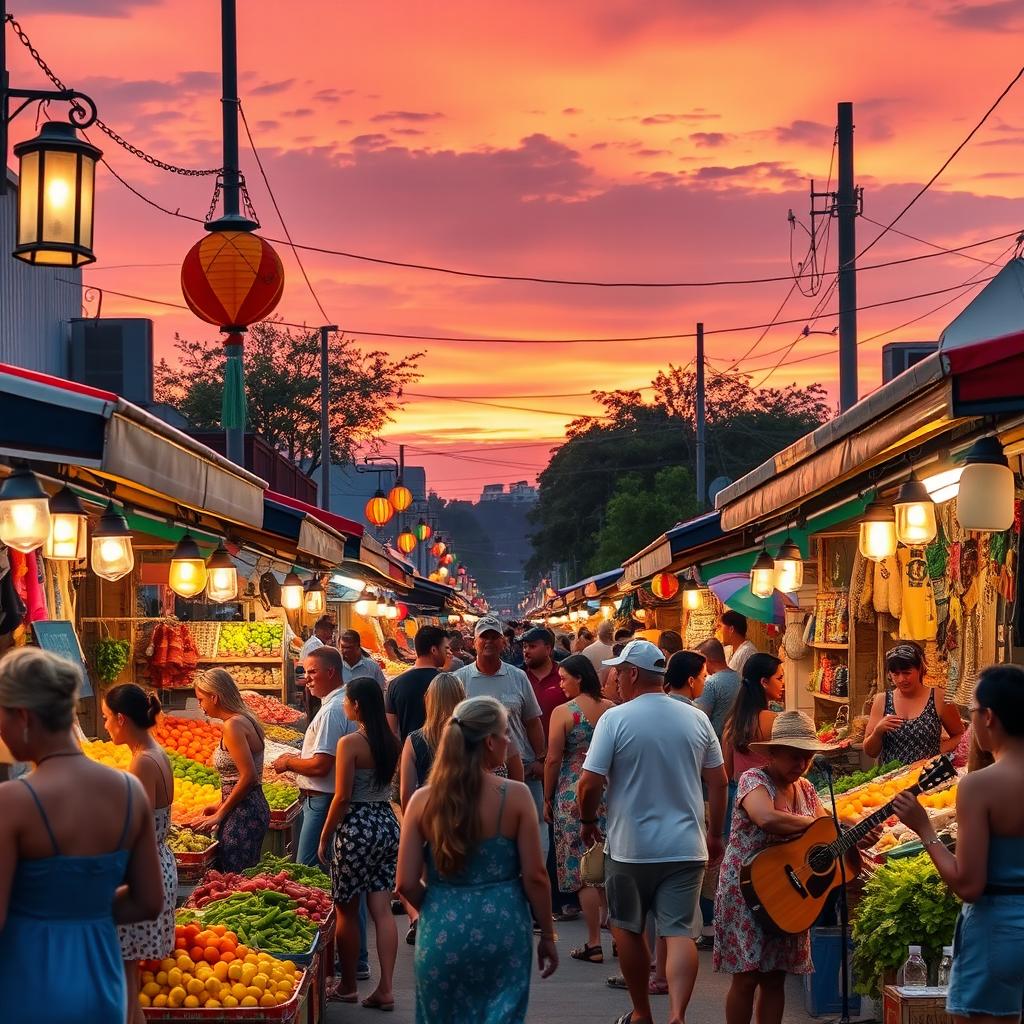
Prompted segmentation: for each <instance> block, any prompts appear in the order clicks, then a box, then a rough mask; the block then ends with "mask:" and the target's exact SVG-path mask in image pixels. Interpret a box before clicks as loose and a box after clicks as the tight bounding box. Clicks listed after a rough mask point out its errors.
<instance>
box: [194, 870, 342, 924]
mask: <svg viewBox="0 0 1024 1024" xmlns="http://www.w3.org/2000/svg"><path fill="white" fill-rule="evenodd" d="M261 890H271V891H273V892H278V893H281V894H283V895H284V896H287V897H288V898H289V899H291V900H294V901H295V903H296V908H295V913H297V914H299V915H300V916H302V917H306V916H308V917H311V918H312V919H313V920H314V921H326V920H327V919H328V918H329V917H330V916H331V913H332V911H333V909H334V904H333V903H332V901H331V896H330V893H327V892H325V891H324V890H323V889H318V888H316V887H314V886H308V885H302V884H300V883H299V882H294V881H292V880H291V879H290V878H289V877H288V875H287V873H286V872H284V871H280V872H278V873H277V874H276V875H271V874H267V873H261V874H258V875H253V876H252V878H246V877H245V876H244V875H237V874H231V873H227V874H222V873H221V872H219V871H208V872H207V873H206V874H205V875H204V876H203V879H202V881H201V882H200V884H199V885H197V886H196V888H195V889H194V890H193V891H192V894H191V895H190V896H189V898H188V903H187V904H186V906H188V907H193V908H196V909H199V910H201V909H202V908H203V907H205V906H206V905H207V904H209V903H213V902H216V901H218V900H222V899H224V898H226V897H227V896H230V895H232V894H233V893H239V892H243V893H244V892H260V891H261Z"/></svg>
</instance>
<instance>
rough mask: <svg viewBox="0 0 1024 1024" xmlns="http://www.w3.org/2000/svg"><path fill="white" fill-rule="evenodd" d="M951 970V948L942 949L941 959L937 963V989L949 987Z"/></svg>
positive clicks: (944, 947)
mask: <svg viewBox="0 0 1024 1024" xmlns="http://www.w3.org/2000/svg"><path fill="white" fill-rule="evenodd" d="M952 968H953V947H952V946H943V947H942V959H941V960H940V961H939V987H940V988H946V987H948V986H949V972H950V971H951V970H952Z"/></svg>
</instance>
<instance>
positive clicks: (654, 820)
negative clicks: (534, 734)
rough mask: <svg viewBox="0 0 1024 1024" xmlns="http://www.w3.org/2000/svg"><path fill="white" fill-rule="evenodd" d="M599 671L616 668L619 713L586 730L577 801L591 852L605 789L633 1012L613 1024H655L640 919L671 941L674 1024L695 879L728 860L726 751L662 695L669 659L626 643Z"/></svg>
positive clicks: (693, 927)
mask: <svg viewBox="0 0 1024 1024" xmlns="http://www.w3.org/2000/svg"><path fill="white" fill-rule="evenodd" d="M604 664H605V665H607V666H609V667H614V668H615V669H616V671H617V673H618V680H619V689H620V692H621V695H622V699H623V702H624V703H622V704H620V705H619V706H618V707H615V708H612V709H611V710H609V711H606V712H605V713H604V715H602V716H601V719H600V720H599V721H598V723H597V726H596V728H595V729H594V736H593V739H592V740H591V742H590V749H589V751H588V752H587V757H586V760H585V761H584V764H583V774H582V777H581V779H580V783H579V787H578V789H577V799H578V802H579V808H580V820H581V822H582V824H583V840H584V842H585V843H586V844H587V845H588V846H589V845H591V844H593V843H595V842H599V841H601V839H602V837H601V835H600V833H599V831H598V829H597V811H598V807H599V805H600V802H601V793H602V790H603V789H604V788H605V785H606V784H607V788H608V792H607V806H608V812H607V823H608V836H607V845H606V848H605V889H606V892H607V896H608V918H609V923H610V924H611V928H612V934H613V936H614V937H615V941H616V944H617V945H618V948H619V964H620V966H621V968H622V974H623V977H624V978H625V980H626V987H627V989H628V990H629V997H630V1000H631V1002H632V1004H633V1009H632V1011H631V1012H630V1013H626V1014H624V1015H623V1016H621V1017H620V1018H618V1020H617V1021H616V1024H650V1022H651V1019H652V1018H651V1007H650V999H649V994H648V988H647V982H648V972H649V968H650V963H651V952H650V949H649V948H648V946H647V939H646V936H645V935H644V925H645V922H646V918H647V915H648V913H652V914H653V915H654V919H655V922H656V924H657V930H658V935H659V936H660V937H662V938H664V939H665V940H666V943H667V947H668V963H667V967H666V972H665V973H666V976H667V978H668V987H669V1024H678V1022H681V1021H683V1020H685V1018H686V1007H687V1004H688V1003H689V1001H690V996H691V994H692V993H693V986H694V984H695V982H696V980H697V968H698V964H699V961H698V958H697V947H696V945H695V943H694V940H695V939H696V938H698V937H699V936H700V933H701V913H700V887H701V880H702V879H703V877H704V869H705V867H706V866H707V863H708V862H709V861H711V862H714V861H717V860H718V859H719V858H720V857H721V856H722V853H723V852H724V849H723V843H722V821H723V818H724V816H725V800H726V787H727V783H728V780H727V778H726V773H725V768H724V767H723V761H722V748H721V746H720V744H719V742H718V737H717V736H716V735H715V732H714V729H713V728H712V727H711V723H710V721H709V720H708V717H707V715H705V714H704V713H703V712H702V711H698V710H697V709H696V708H695V707H693V706H691V705H689V704H685V703H683V702H682V701H677V700H673V699H672V698H671V697H668V696H666V694H665V693H664V691H663V683H664V675H665V667H666V663H665V656H664V654H663V653H662V652H661V651H660V650H659V649H658V648H657V647H655V646H654V644H652V643H650V642H649V641H647V640H633V641H631V642H630V643H628V644H627V645H626V647H625V648H624V649H623V651H622V654H620V655H619V657H618V658H612V659H610V660H608V661H605V662H604ZM702 781H703V783H704V784H705V786H706V787H707V799H708V809H709V824H708V828H707V832H706V834H705V824H704V794H703V791H702V788H701V782H702Z"/></svg>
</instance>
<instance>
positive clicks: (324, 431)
mask: <svg viewBox="0 0 1024 1024" xmlns="http://www.w3.org/2000/svg"><path fill="white" fill-rule="evenodd" d="M337 329H338V328H337V325H335V324H331V325H330V326H327V327H321V328H320V507H321V508H323V509H330V507H331V420H330V413H331V408H330V388H331V370H330V367H329V365H328V361H327V341H328V335H329V334H330V333H331V331H336V330H337Z"/></svg>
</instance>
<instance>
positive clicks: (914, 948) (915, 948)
mask: <svg viewBox="0 0 1024 1024" xmlns="http://www.w3.org/2000/svg"><path fill="white" fill-rule="evenodd" d="M909 949H910V955H911V956H913V955H914V954H915V953H916V954H917V955H918V956H920V955H921V947H920V946H910V947H909Z"/></svg>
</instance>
